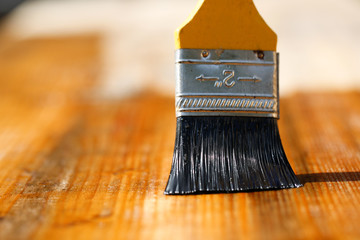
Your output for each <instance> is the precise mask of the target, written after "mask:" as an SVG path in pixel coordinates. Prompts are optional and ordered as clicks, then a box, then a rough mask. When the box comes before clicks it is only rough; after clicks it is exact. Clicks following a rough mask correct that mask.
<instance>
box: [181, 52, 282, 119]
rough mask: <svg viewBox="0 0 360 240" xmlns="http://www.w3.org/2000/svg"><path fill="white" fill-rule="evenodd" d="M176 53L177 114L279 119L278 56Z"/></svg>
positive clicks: (236, 53)
mask: <svg viewBox="0 0 360 240" xmlns="http://www.w3.org/2000/svg"><path fill="white" fill-rule="evenodd" d="M263 53H264V55H262V58H259V56H258V53H257V52H256V51H249V50H222V49H215V50H214V49H210V50H209V49H179V50H177V51H176V71H177V74H176V75H177V79H176V115H177V116H178V117H179V116H233V115H236V116H251V117H253V116H255V117H273V118H278V117H279V104H278V97H279V94H278V54H277V53H276V52H272V51H264V52H263Z"/></svg>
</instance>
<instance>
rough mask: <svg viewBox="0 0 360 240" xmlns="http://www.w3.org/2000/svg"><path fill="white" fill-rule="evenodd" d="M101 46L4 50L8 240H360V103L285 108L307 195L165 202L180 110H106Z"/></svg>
mask: <svg viewBox="0 0 360 240" xmlns="http://www.w3.org/2000/svg"><path fill="white" fill-rule="evenodd" d="M100 68H101V61H100V52H99V39H98V38H97V37H95V36H88V37H74V38H64V39H37V40H29V41H24V42H20V43H16V44H14V45H9V46H8V47H7V48H6V49H0V76H1V77H0V116H1V118H0V239H86V240H88V239H359V238H360V228H359V222H360V208H359V204H360V182H359V181H360V173H359V172H360V93H359V92H347V93H302V94H296V95H294V96H292V97H288V98H284V99H282V100H281V120H280V121H279V128H280V135H281V137H282V140H283V144H284V148H285V151H286V153H287V155H288V158H289V161H290V163H291V165H292V167H293V168H294V169H295V171H296V172H297V174H298V176H299V178H300V180H301V181H302V183H304V184H305V186H304V187H303V188H299V189H290V190H281V191H264V192H250V193H236V194H209V195H192V196H164V195H163V191H164V188H165V185H166V180H167V178H168V174H169V171H170V167H171V159H172V153H173V146H174V137H175V115H174V101H173V99H172V98H167V97H161V96H159V95H156V94H149V93H147V94H145V93H144V94H141V95H134V96H133V97H129V98H127V99H122V100H104V99H102V98H100V97H96V96H97V95H96V94H95V95H94V94H93V93H94V91H95V90H96V86H97V81H98V78H99V73H100V70H101V69H100Z"/></svg>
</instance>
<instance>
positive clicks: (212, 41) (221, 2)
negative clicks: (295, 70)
mask: <svg viewBox="0 0 360 240" xmlns="http://www.w3.org/2000/svg"><path fill="white" fill-rule="evenodd" d="M175 39H176V48H177V49H179V48H198V49H239V50H264V51H266V50H269V51H276V42H277V36H276V34H275V33H274V32H273V31H272V30H271V28H270V27H269V26H268V25H267V24H266V23H265V21H264V20H263V19H262V17H261V16H260V14H259V13H258V11H257V9H256V7H255V5H254V3H253V1H252V0H200V1H199V3H198V6H197V8H196V9H195V11H194V13H193V14H192V15H191V16H190V17H189V19H188V20H187V21H186V22H185V23H184V24H183V25H182V26H181V27H180V28H178V29H177V30H176V32H175Z"/></svg>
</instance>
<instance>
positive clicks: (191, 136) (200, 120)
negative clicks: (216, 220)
mask: <svg viewBox="0 0 360 240" xmlns="http://www.w3.org/2000/svg"><path fill="white" fill-rule="evenodd" d="M300 186H302V184H301V183H300V181H299V180H298V179H297V177H296V176H295V174H294V172H293V170H292V168H291V166H290V164H289V162H288V160H287V158H286V155H285V152H284V150H283V147H282V144H281V140H280V136H279V131H278V125H277V119H274V118H255V117H237V116H229V117H198V116H197V117H194V116H188V117H178V118H177V129H176V140H175V150H174V156H173V163H172V168H171V172H170V177H169V180H168V184H167V186H166V189H165V194H192V193H206V192H241V191H257V190H269V189H284V188H296V187H300Z"/></svg>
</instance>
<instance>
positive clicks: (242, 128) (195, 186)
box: [165, 0, 302, 194]
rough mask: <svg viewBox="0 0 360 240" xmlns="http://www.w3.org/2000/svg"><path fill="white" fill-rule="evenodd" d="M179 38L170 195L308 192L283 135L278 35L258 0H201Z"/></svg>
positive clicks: (169, 182)
mask: <svg viewBox="0 0 360 240" xmlns="http://www.w3.org/2000/svg"><path fill="white" fill-rule="evenodd" d="M175 38H176V49H177V50H176V76H177V79H176V117H177V118H176V119H177V125H176V139H175V149H174V155H173V162H172V168H171V172H170V176H169V180H168V183H167V186H166V189H165V194H191V193H209V192H240V191H257V190H269V189H284V188H296V187H300V186H302V185H301V183H300V182H299V180H298V179H297V177H296V175H295V174H294V172H293V170H292V168H291V166H290V164H289V162H288V160H287V158H286V155H285V152H284V150H283V147H282V143H281V140H280V136H279V131H278V125H277V120H278V118H279V90H278V89H279V88H278V86H279V83H278V69H279V58H278V56H279V55H278V54H277V53H276V43H277V36H276V34H275V33H274V32H273V31H272V30H271V29H270V27H268V26H267V24H266V23H265V21H264V20H263V19H262V17H261V16H260V15H259V13H258V11H257V10H256V7H255V5H254V3H253V2H252V0H221V1H220V0H201V1H200V2H199V3H198V6H197V8H196V10H195V12H194V13H193V14H192V15H191V16H190V18H189V19H188V20H187V21H186V22H185V23H184V24H183V26H181V27H180V28H179V29H177V31H176V33H175Z"/></svg>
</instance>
